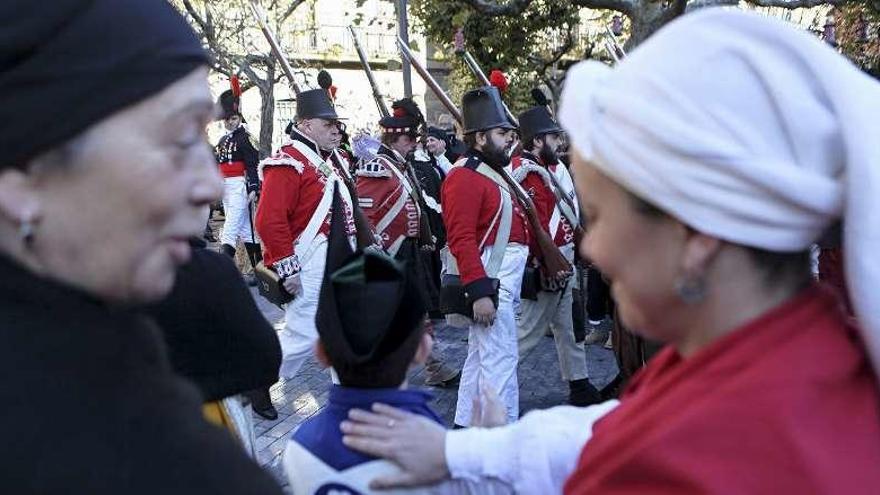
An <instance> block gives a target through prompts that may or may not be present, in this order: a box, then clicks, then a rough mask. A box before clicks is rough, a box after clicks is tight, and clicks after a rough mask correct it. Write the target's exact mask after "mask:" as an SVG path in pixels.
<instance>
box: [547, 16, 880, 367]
mask: <svg viewBox="0 0 880 495" xmlns="http://www.w3.org/2000/svg"><path fill="white" fill-rule="evenodd" d="M560 121H561V123H562V125H563V127H564V128H565V130H566V131H567V132H568V134H569V137H570V140H571V142H572V143H573V144H574V147H575V148H577V151H578V152H579V153H580V154H581V155H582V156H583V157H584V158H586V159H587V160H589V161H591V162H592V163H593V164H594V165H595V166H597V167H598V168H599V169H600V170H602V172H603V173H605V174H606V175H608V176H609V177H611V178H612V179H614V180H615V181H617V182H618V183H620V184H621V185H622V186H624V187H625V188H627V189H629V190H631V191H632V192H633V193H635V194H636V195H638V196H640V197H642V198H644V199H646V200H648V201H650V202H652V203H653V204H655V205H657V206H659V207H660V208H661V209H663V210H664V211H666V212H668V213H670V214H671V215H673V216H675V217H676V218H678V219H680V220H681V221H682V222H684V223H686V224H688V225H690V226H692V227H693V228H695V229H696V230H698V231H700V232H704V233H706V234H709V235H712V236H715V237H718V238H720V239H724V240H727V241H729V242H732V243H736V244H741V245H745V246H752V247H757V248H761V249H765V250H769V251H777V252H792V251H800V250H805V249H807V248H808V247H809V245H810V244H811V243H813V242H815V241H816V240H817V239H818V238H819V236H820V235H821V233H822V232H823V231H825V229H826V228H828V227H829V226H830V225H831V224H832V223H833V222H835V221H836V220H837V219H840V218H843V219H844V226H845V227H844V249H845V262H846V275H847V278H848V280H847V282H848V284H849V289H850V292H851V296H852V299H853V303H854V305H855V308H856V312H857V314H858V317H859V321H860V324H861V326H862V328H863V330H864V334H865V340H866V343H867V345H868V349H869V351H870V354H871V356H872V358H873V361H874V363H875V369H878V366H877V365H878V364H880V284H878V282H880V84H878V83H877V82H876V81H874V80H873V79H871V78H870V77H868V76H866V75H864V74H863V73H861V71H859V70H858V69H857V68H856V67H854V66H853V65H851V64H850V63H849V62H848V61H847V60H846V59H844V58H843V57H841V56H840V55H839V54H838V53H836V52H835V51H834V50H832V49H831V48H829V47H828V46H826V45H825V44H824V43H822V42H821V41H819V40H817V39H816V38H814V37H813V36H810V35H808V34H806V33H804V32H800V31H798V30H796V29H795V28H793V27H791V26H789V25H787V24H785V23H783V22H781V21H777V20H773V19H769V18H765V17H761V16H759V15H757V14H750V13H746V12H742V11H735V10H726V9H718V8H713V9H704V10H701V11H699V12H696V13H693V14H689V15H686V16H683V17H682V18H681V19H678V20H676V21H674V22H672V23H670V24H669V25H668V26H666V27H665V28H663V29H661V30H660V31H659V32H657V33H656V34H655V35H653V36H652V37H651V38H649V39H648V40H647V41H646V42H645V43H644V44H642V45H641V46H639V47H638V49H636V50H635V51H634V52H633V53H632V54H631V55H630V56H628V57H627V58H626V59H624V60H623V61H622V62H621V63H620V64H619V65H618V66H617V67H615V68H614V69H611V68H609V67H607V66H605V65H603V64H600V63H598V62H582V63H580V64H578V65H576V66H575V67H573V68H572V69H570V70H569V72H568V77H567V81H566V84H565V90H564V92H563V96H562V106H561V110H560Z"/></svg>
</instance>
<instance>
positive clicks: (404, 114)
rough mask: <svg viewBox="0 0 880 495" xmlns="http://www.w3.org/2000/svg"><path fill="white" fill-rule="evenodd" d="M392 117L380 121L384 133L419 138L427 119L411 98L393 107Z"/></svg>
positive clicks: (397, 102)
mask: <svg viewBox="0 0 880 495" xmlns="http://www.w3.org/2000/svg"><path fill="white" fill-rule="evenodd" d="M391 111H392V113H391V115H390V116H388V117H383V118H382V119H381V120H380V121H379V126H380V127H381V128H382V132H384V133H388V134H407V135H410V136H417V135H418V134H419V127H420V126H421V125H422V124H423V123H424V121H425V118H424V117H423V116H422V111H421V110H420V109H419V106H418V105H417V104H416V102H414V101H413V100H412V99H411V98H403V99H400V100H397V101H395V102H394V103H393V104H392V105H391Z"/></svg>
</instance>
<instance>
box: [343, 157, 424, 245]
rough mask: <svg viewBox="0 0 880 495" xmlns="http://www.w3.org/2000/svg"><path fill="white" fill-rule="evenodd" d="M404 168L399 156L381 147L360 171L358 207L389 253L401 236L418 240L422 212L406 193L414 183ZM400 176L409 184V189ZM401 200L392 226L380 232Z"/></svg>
mask: <svg viewBox="0 0 880 495" xmlns="http://www.w3.org/2000/svg"><path fill="white" fill-rule="evenodd" d="M404 166H405V165H404V163H403V161H402V158H401V157H400V155H398V154H397V153H395V152H394V151H392V150H391V149H389V148H388V147H386V146H385V145H382V146H380V147H379V153H378V155H377V156H376V158H374V159H372V160H370V161H369V162H367V163H365V164H363V165H361V167H360V168H359V169H358V171H357V193H358V204H359V205H360V207H361V209H362V210H363V211H364V214H365V215H366V216H367V218H368V219H369V220H370V224H371V225H372V226H373V227H374V228H376V229H377V232H376V233H377V234H378V235H379V237H380V238H381V239H382V247H383V248H384V249H386V250H387V249H388V248H390V247H391V246H392V245H393V244H395V243H397V242H398V240H399V239H400V238H401V237H403V238H406V237H413V238H418V237H419V221H420V217H421V214H422V212H421V211H420V209H419V207H418V205H417V204H416V202H415V201H413V199H412V195H411V194H410V193H408V192H407V189H406V188H407V187H409V188H410V189H411V188H412V187H413V184H411V183H410V182H409V177H408V176H407V175H406V172H405V171H404V168H403V167H404ZM391 167H396V168H397V170H398V173H395V172H394V171H393V170H391ZM400 177H403V178H404V180H406V181H407V184H406V187H404V183H403V182H401V180H400ZM401 200H402V201H404V203H403V208H402V209H401V210H400V211H399V212H398V213H397V214H396V215H395V216H394V217H393V219H392V220H391V223H389V224H388V225H387V227H385V228H384V229H383V230H382V231H381V232H379V231H378V225H379V222H381V221H382V220H383V219H384V218H385V217H386V215H388V214H389V212H390V211H391V210H392V208H394V206H395V205H396V204H397V203H398V202H399V201H401ZM398 244H399V243H398Z"/></svg>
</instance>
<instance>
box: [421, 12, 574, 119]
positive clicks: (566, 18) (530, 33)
mask: <svg viewBox="0 0 880 495" xmlns="http://www.w3.org/2000/svg"><path fill="white" fill-rule="evenodd" d="M410 14H412V16H413V17H414V18H415V21H416V22H414V28H415V29H419V30H421V31H422V32H423V33H424V34H425V36H426V37H427V38H428V39H429V40H430V41H431V42H432V43H433V44H434V46H435V47H436V49H437V50H438V51H439V52H440V53H441V55H442V58H444V59H446V60H449V61H450V64H451V66H452V73H451V74H450V77H449V79H448V81H449V84H448V85H449V90H450V93H451V96H452V97H453V99H454V101H460V98H461V94H462V93H464V92H465V91H466V90H468V89H472V88H474V87H476V86H477V82H476V79H475V78H474V77H473V76H472V75H471V74H470V72H469V71H468V70H467V67H466V66H465V65H464V64H463V63H462V62H461V61H460V60H458V59H457V56H456V55H455V54H454V42H453V39H454V36H455V33H456V31H457V30H458V29H459V28H461V29H462V32H463V33H464V37H465V46H466V48H467V49H468V51H469V52H470V53H471V55H472V56H473V57H474V58H475V59H476V60H477V62H478V63H479V64H480V66H481V67H482V69H483V71H484V72H486V73H487V74H488V73H489V72H490V71H491V70H492V69H501V70H502V71H504V73H505V74H506V75H507V79H508V82H509V83H510V85H509V87H508V91H507V94H506V95H505V97H504V99H505V101H506V102H507V104H508V105H509V106H510V107H511V110H512V111H513V112H514V113H516V112H517V111H519V110H524V109H525V108H527V107H529V106H531V105H532V102H531V97H530V96H529V92H530V91H531V89H532V88H533V87H535V85H537V84H540V83H541V81H542V80H543V78H544V77H546V76H547V73H548V70H549V68H550V66H552V64H553V62H555V61H556V60H558V59H559V58H560V56H562V55H565V54H567V55H575V56H577V55H578V54H580V53H583V43H577V42H575V43H573V44H572V46H571V47H570V48H569V49H568V50H562V49H561V47H563V46H564V45H565V41H566V39H567V38H568V36H569V35H570V34H571V35H573V33H575V32H576V30H577V28H578V26H579V20H580V18H579V8H578V7H576V6H573V5H572V2H570V1H567V0H535V1H533V2H532V3H531V4H530V5H529V7H528V8H527V9H526V10H525V11H524V12H523V13H522V14H521V15H518V16H503V17H490V16H486V15H482V14H479V13H477V12H476V11H475V10H474V9H473V8H472V7H470V6H469V5H468V4H467V3H465V2H463V1H461V0H412V3H411V7H410Z"/></svg>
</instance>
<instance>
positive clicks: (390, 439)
mask: <svg viewBox="0 0 880 495" xmlns="http://www.w3.org/2000/svg"><path fill="white" fill-rule="evenodd" d="M348 418H349V419H348V421H343V422H342V424H341V425H340V428H341V429H342V433H343V434H344V436H343V437H342V443H344V444H345V445H346V446H347V447H349V448H350V449H353V450H357V451H358V452H363V453H364V454H369V455H373V456H376V457H382V458H384V459H388V460H390V461H392V462H394V463H395V464H397V465H398V466H400V469H401V472H400V473H397V474H393V475H388V476H383V477H379V478H376V479H374V480H372V481H371V482H370V488H371V489H374V490H381V489H386V488H396V487H408V486H421V485H428V484H432V483H436V482H438V481H441V480H444V479H446V478H448V477H449V468H448V467H447V465H446V429H445V428H443V426H441V425H438V424H437V423H434V422H433V421H431V420H430V419H428V418H425V417H422V416H418V415H415V414H411V413H408V412H406V411H401V410H400V409H395V408H393V407H390V406H386V405H384V404H373V412H368V411H363V410H360V409H352V410H351V411H350V412H349V414H348Z"/></svg>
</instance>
